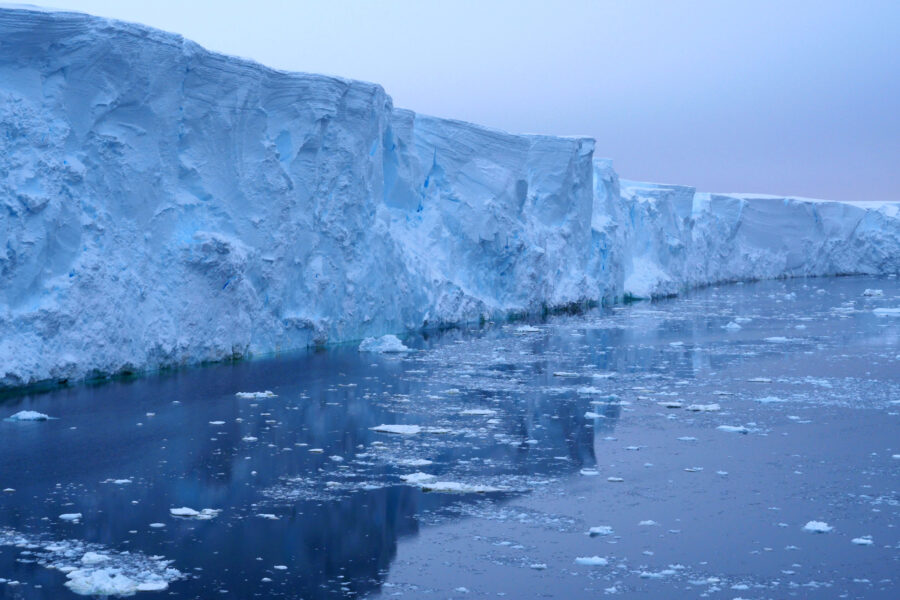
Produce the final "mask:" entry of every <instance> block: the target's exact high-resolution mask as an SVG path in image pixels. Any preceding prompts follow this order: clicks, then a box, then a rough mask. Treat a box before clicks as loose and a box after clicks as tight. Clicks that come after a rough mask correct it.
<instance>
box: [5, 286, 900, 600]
mask: <svg viewBox="0 0 900 600" xmlns="http://www.w3.org/2000/svg"><path fill="white" fill-rule="evenodd" d="M871 289H878V290H880V291H881V293H880V294H871V293H867V292H868V291H869V290H871ZM898 301H900V279H898V278H896V277H882V278H878V279H873V278H839V279H834V280H791V281H770V282H757V283H753V284H747V285H734V286H726V287H719V288H707V289H704V290H699V291H695V292H692V293H691V294H688V295H686V296H684V297H681V298H676V299H672V300H663V301H659V302H656V303H653V304H644V303H638V304H630V305H625V306H616V307H611V308H600V309H595V310H592V311H589V312H587V313H585V314H582V315H578V316H556V317H551V318H549V319H547V320H543V321H540V320H533V321H531V322H530V323H528V324H527V325H523V324H517V323H513V324H508V323H502V322H501V323H488V324H486V325H485V326H484V327H473V328H468V329H466V328H463V329H456V330H450V331H447V332H445V333H443V334H440V335H437V336H434V335H422V336H416V337H413V338H410V339H408V340H407V343H406V344H405V345H406V347H407V351H404V352H359V351H358V349H357V348H355V347H345V348H336V349H332V350H330V351H329V352H325V353H311V354H308V355H304V356H297V357H293V358H277V359H276V358H272V359H261V360H258V361H243V362H238V363H233V364H228V365H221V366H216V367H212V368H206V369H194V370H186V371H178V372H174V373H171V374H168V375H160V376H151V377H145V378H141V379H137V380H133V381H119V382H112V383H108V384H106V385H103V386H99V387H90V386H76V387H72V388H65V389H60V390H57V391H54V392H52V393H44V394H36V395H25V396H19V397H17V398H13V399H10V400H7V401H5V402H3V403H0V417H3V416H5V415H16V414H21V413H22V412H23V411H28V412H33V413H38V414H52V417H53V418H49V419H33V418H18V419H3V420H0V490H2V492H0V594H3V593H6V594H8V595H10V596H9V597H11V598H20V599H24V600H45V599H54V600H56V599H58V598H61V597H68V596H72V595H73V594H82V595H110V596H127V595H130V594H135V593H140V592H144V591H154V590H166V593H167V594H170V595H173V596H175V597H184V598H194V597H210V596H215V597H222V598H251V597H267V598H306V599H310V598H323V599H325V598H346V597H406V598H428V597H441V598H443V597H446V598H463V597H465V598H494V597H498V596H501V595H505V596H507V597H514V598H538V597H557V598H578V597H595V596H602V597H606V596H612V597H631V596H639V597H659V598H701V597H709V598H723V599H726V600H731V599H733V598H736V597H740V598H754V599H764V598H765V599H768V598H838V597H855V598H876V599H880V598H884V599H893V598H896V597H897V595H896V593H897V590H898V589H900V588H898V585H900V582H898V579H897V572H898V571H897V565H898V561H900V521H898V517H900V443H898V439H900V438H898V436H897V427H898V419H900V370H898V369H897V364H898V361H900V346H898V340H900V320H898V319H895V318H890V317H887V318H886V317H883V316H880V315H879V313H878V312H877V311H878V309H879V308H883V307H889V306H895V305H896V304H897V303H898ZM737 321H739V322H740V323H741V328H740V329H739V330H733V329H730V328H726V327H724V326H725V325H727V324H728V323H732V322H737ZM773 338H785V339H786V341H781V340H779V341H772V340H773ZM390 345H391V344H388V346H390ZM98 424H102V426H98ZM822 440H827V443H825V444H823V443H821V441H822ZM98 448H106V449H109V450H108V453H98V452H97V449H98ZM109 453H113V454H114V455H115V460H110V459H109V455H110V454H109ZM460 588H464V589H465V590H466V591H465V592H460V591H459V589H460ZM66 594H68V596H66ZM0 597H2V596H0ZM72 597H74V596H72Z"/></svg>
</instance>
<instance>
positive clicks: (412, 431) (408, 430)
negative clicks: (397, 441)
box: [369, 425, 422, 435]
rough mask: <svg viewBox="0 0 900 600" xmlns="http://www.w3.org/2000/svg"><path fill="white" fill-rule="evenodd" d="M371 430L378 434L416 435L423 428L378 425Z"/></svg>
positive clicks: (416, 426)
mask: <svg viewBox="0 0 900 600" xmlns="http://www.w3.org/2000/svg"><path fill="white" fill-rule="evenodd" d="M369 429H371V430H372V431H377V432H378V433H396V434H398V435H416V434H417V433H421V432H422V428H421V427H419V426H418V425H378V426H376V427H370V428H369Z"/></svg>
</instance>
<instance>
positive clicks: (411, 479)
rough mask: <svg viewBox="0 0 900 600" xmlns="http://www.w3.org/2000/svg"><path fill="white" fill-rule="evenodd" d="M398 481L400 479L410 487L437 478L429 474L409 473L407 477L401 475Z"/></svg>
mask: <svg viewBox="0 0 900 600" xmlns="http://www.w3.org/2000/svg"><path fill="white" fill-rule="evenodd" d="M400 479H402V480H403V481H404V482H405V483H408V484H410V485H421V484H423V483H425V482H428V481H433V480H434V479H437V477H436V476H435V475H431V474H429V473H422V472H421V471H420V472H417V473H410V474H409V475H401V476H400Z"/></svg>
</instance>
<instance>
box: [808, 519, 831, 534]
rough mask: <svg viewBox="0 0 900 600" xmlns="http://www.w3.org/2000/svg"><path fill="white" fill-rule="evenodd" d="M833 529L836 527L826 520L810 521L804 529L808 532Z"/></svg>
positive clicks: (823, 531) (825, 531) (822, 531)
mask: <svg viewBox="0 0 900 600" xmlns="http://www.w3.org/2000/svg"><path fill="white" fill-rule="evenodd" d="M832 529H834V527H832V526H831V525H829V524H828V523H826V522H825V521H809V522H808V523H807V524H806V525H804V526H803V531H806V532H807V533H828V532H829V531H831V530H832Z"/></svg>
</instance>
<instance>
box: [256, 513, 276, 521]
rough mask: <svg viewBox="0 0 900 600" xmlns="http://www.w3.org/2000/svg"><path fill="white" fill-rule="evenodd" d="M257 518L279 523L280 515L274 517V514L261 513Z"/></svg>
mask: <svg viewBox="0 0 900 600" xmlns="http://www.w3.org/2000/svg"><path fill="white" fill-rule="evenodd" d="M256 516H257V517H259V518H260V519H267V520H269V521H277V520H278V519H279V517H278V515H273V514H272V513H259V514H258V515H256Z"/></svg>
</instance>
